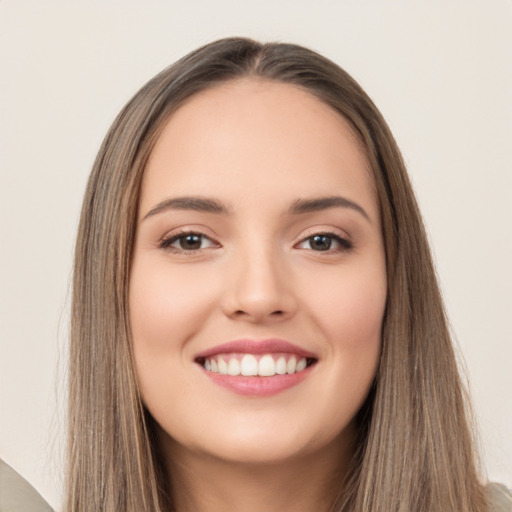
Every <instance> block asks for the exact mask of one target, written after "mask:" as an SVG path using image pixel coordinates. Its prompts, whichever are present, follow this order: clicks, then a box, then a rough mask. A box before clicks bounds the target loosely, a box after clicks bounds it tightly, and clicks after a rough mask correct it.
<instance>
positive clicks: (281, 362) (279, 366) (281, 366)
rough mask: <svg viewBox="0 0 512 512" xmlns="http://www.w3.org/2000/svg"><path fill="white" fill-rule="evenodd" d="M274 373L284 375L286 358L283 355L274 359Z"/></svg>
mask: <svg viewBox="0 0 512 512" xmlns="http://www.w3.org/2000/svg"><path fill="white" fill-rule="evenodd" d="M276 373H277V374H278V375H284V374H285V373H286V359H285V358H284V357H283V356H281V357H280V358H279V359H278V360H277V361H276Z"/></svg>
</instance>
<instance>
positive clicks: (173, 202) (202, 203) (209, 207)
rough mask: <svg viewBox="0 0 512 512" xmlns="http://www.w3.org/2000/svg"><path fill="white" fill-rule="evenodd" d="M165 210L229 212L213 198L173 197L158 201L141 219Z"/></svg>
mask: <svg viewBox="0 0 512 512" xmlns="http://www.w3.org/2000/svg"><path fill="white" fill-rule="evenodd" d="M166 210H194V211H196V212H206V213H224V214H226V213H229V211H228V209H227V208H226V207H225V206H224V205H223V204H222V203H220V202H219V201H216V200H215V199H206V198H203V197H174V198H171V199H166V200H165V201H162V202H161V203H158V204H157V205H156V206H155V207H154V208H152V209H151V210H150V211H149V212H148V213H146V215H145V216H144V218H143V219H142V220H146V219H147V218H148V217H152V216H153V215H156V214H157V213H161V212H164V211H166Z"/></svg>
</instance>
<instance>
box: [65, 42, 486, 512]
mask: <svg viewBox="0 0 512 512" xmlns="http://www.w3.org/2000/svg"><path fill="white" fill-rule="evenodd" d="M251 76H254V77H257V78H259V79H266V80H275V81H279V82H284V83H290V84H294V85H295V86H299V87H301V88H303V89H305V90H306V91H308V92H309V93H311V94H313V95H315V96H316V97H318V98H320V99H321V100H322V101H323V102H325V103H326V104H327V105H329V106H330V107H331V108H333V109H334V110H336V111H337V112H339V113H340V114H341V115H342V116H344V117H345V118H346V119H347V120H348V121H349V122H350V123H351V125H352V127H353V129H354V131H355V132H356V133H357V134H358V136H359V137H360V139H361V141H362V142H363V144H364V146H365V148H366V152H367V156H368V158H369V161H370V163H371V168H372V172H373V176H374V181H375V184H376V187H377V191H378V197H379V201H380V209H381V216H382V223H383V232H384V240H385V251H386V261H387V279H388V299H387V306H386V314H385V319H384V323H383V332H382V354H381V360H380V366H379V369H378V373H377V376H376V378H375V383H374V387H373V389H372V391H371V393H370V395H369V397H368V398H367V400H366V403H365V405H364V406H363V408H362V409H361V411H360V412H359V415H358V420H359V425H360V428H359V439H358V443H357V447H356V455H355V457H354V460H353V463H352V467H351V471H350V478H349V479H348V480H347V481H346V482H345V483H344V485H343V488H342V489H340V495H339V499H338V500H337V502H336V503H335V504H334V505H333V510H336V511H339V512H341V511H362V510H364V511H367V512H390V511H397V512H398V511H400V512H434V511H435V512H440V511H445V510H446V511H448V510H450V511H453V510H457V511H468V512H469V511H472V512H477V511H478V512H483V511H484V510H486V507H485V503H484V499H483V493H482V488H481V485H480V484H479V481H478V475H477V470H476V463H475V452H474V446H473V441H472V435H471V429H470V426H469V423H468V420H467V407H466V403H467V402H466V400H465V395H464V389H463V386H462V385H461V381H460V378H459V373H458V368H457V364H456V359H455V356H454V353H453V349H452V344H451V340H450V335H449V330H448V327H447V321H446V317H445V312H444V309H443V304H442V299H441V296H440V292H439V288H438V284H437V279H436V274H435V270H434V268H433V264H432V258H431V255H430V251H429V247H428V243H427V238H426V236H425V230H424V227H423V223H422V220H421V216H420V213H419V210H418V206H417V203H416V200H415V197H414V193H413V191H412V188H411V184H410V182H409V179H408V176H407V172H406V169H405V166H404V163H403V160H402V157H401V155H400V152H399V150H398V148H397V145H396V143H395V141H394V139H393V136H392V134H391V132H390V130H389V128H388V126H387V124H386V122H385V121H384V119H383V118H382V116H381V114H380V113H379V111H378V110H377V108H376V107H375V105H374V104H373V103H372V101H371V100H370V98H369V97H368V96H367V95H366V94H365V92H364V91H363V90H362V89H361V87H360V86H359V85H358V84H357V83H356V82H355V81H354V80H353V79H352V78H351V77H350V76H349V75H348V74H347V73H346V72H345V71H343V70H342V69H341V68H340V67H338V66H337V65H336V64H334V63H332V62H331V61H329V60H328V59H326V58H324V57H322V56H320V55H318V54H316V53H315V52H313V51H311V50H308V49H305V48H302V47H300V46H296V45H291V44H280V43H279V44H277V43H270V44H260V43H257V42H255V41H252V40H249V39H242V38H230V39H223V40H220V41H217V42H214V43H211V44H209V45H206V46H204V47H202V48H200V49H199V50H196V51H195V52H193V53H191V54H189V55H188V56H186V57H184V58H183V59H181V60H180V61H178V62H177V63H175V64H174V65H172V66H170V67H169V68H167V69H165V70H164V71H163V72H161V73H160V74H159V75H157V76H156V77H155V78H153V79H152V80H151V81H150V82H148V83H147V84H146V85H145V86H144V87H143V88H142V89H141V90H140V91H139V92H138V93H137V94H136V95H135V96H134V97H133V99H132V100H131V101H130V102H129V103H128V104H127V105H126V107H125V108H124V109H123V110H122V111H121V113H120V114H119V115H118V117H117V119H116V120H115V121H114V123H113V125H112V127H111V129H110V131H109V132H108V134H107V136H106V138H105V140H104V142H103V145H102V147H101V149H100V151H99V153H98V156H97V158H96V161H95V163H94V167H93V170H92V173H91V176H90V179H89V182H88V185H87V190H86V193H85V199H84V203H83V208H82V214H81V219H80V226H79V232H78V238H77V244H76V254H75V270H74V280H73V305H72V322H71V351H70V374H69V442H68V482H67V502H66V510H67V511H76V512H85V511H87V512H99V511H126V512H128V511H130V512H141V511H151V512H153V511H161V512H169V511H171V510H173V508H172V502H171V491H170V489H169V483H168V481H169V478H168V475H166V470H165V467H164V465H163V463H162V462H161V459H160V454H159V450H158V446H157V444H156V442H155V438H154V436H153V426H152V420H151V418H150V417H149V415H148V414H147V412H146V411H145V409H144V406H143V404H142V402H141V398H140V395H139V392H138V387H137V380H136V375H135V371H134V365H133V356H132V350H131V341H130V323H129V315H128V298H127V297H128V286H129V278H130V264H131V253H132V246H133V242H134V235H135V221H136V215H137V205H138V198H139V190H140V183H141V179H142V174H143V172H144V167H145V164H146V161H147V158H148V156H149V154H150V152H151V149H152V147H153V146H154V144H155V141H156V139H157V138H158V135H159V133H160V132H161V130H162V128H163V126H164V124H165V122H166V120H167V119H168V117H169V116H170V115H172V112H173V111H174V110H175V109H176V108H177V107H178V106H179V105H180V104H182V103H183V101H185V100H186V99H187V98H190V97H191V96H192V95H194V94H196V93H198V92H200V91H203V90H205V89H207V88H209V87H212V86H214V85H216V84H219V83H222V82H225V81H228V80H233V79H237V78H241V77H251Z"/></svg>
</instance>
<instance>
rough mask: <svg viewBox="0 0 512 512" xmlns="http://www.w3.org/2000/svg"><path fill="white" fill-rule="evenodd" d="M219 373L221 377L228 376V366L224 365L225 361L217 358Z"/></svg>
mask: <svg viewBox="0 0 512 512" xmlns="http://www.w3.org/2000/svg"><path fill="white" fill-rule="evenodd" d="M219 373H220V374H221V375H227V374H228V364H227V363H226V361H224V359H222V357H221V358H219Z"/></svg>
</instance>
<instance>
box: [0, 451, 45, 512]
mask: <svg viewBox="0 0 512 512" xmlns="http://www.w3.org/2000/svg"><path fill="white" fill-rule="evenodd" d="M21 510H23V512H52V509H51V508H50V506H49V505H48V503H46V501H44V499H43V498H42V497H41V495H40V494H39V493H38V492H37V491H36V490H35V489H34V488H33V487H32V486H31V485H30V484H29V483H28V482H27V481H26V480H25V479H24V478H23V477H22V476H21V475H19V474H18V473H17V472H16V471H14V469H12V468H11V467H10V466H9V465H7V464H6V463H5V462H4V461H3V460H1V459H0V512H18V511H21Z"/></svg>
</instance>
